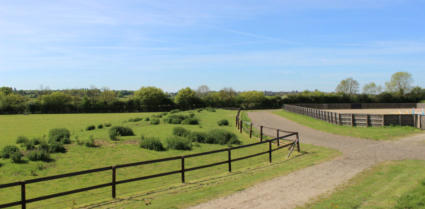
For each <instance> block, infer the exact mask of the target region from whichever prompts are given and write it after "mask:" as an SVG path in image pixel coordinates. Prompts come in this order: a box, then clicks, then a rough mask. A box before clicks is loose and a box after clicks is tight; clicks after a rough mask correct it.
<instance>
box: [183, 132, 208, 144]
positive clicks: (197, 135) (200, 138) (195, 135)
mask: <svg viewBox="0 0 425 209" xmlns="http://www.w3.org/2000/svg"><path fill="white" fill-rule="evenodd" d="M207 137H208V136H207V134H206V133H204V132H197V131H194V132H191V133H190V134H189V136H187V138H189V139H190V140H191V141H192V142H199V143H205V141H206V140H207Z"/></svg>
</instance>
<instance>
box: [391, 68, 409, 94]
mask: <svg viewBox="0 0 425 209" xmlns="http://www.w3.org/2000/svg"><path fill="white" fill-rule="evenodd" d="M412 83H413V78H412V75H411V74H410V73H408V72H397V73H394V74H393V75H392V76H391V80H390V81H389V82H387V83H385V85H386V87H387V91H388V92H393V93H398V94H400V95H404V94H405V93H408V92H409V91H410V90H411V89H412Z"/></svg>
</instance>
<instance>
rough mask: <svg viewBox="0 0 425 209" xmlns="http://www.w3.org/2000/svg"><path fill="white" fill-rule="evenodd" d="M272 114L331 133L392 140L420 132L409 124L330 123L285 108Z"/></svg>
mask: <svg viewBox="0 0 425 209" xmlns="http://www.w3.org/2000/svg"><path fill="white" fill-rule="evenodd" d="M273 113H274V114H277V115H279V116H282V117H284V118H287V119H289V120H292V121H294V122H296V123H299V124H301V125H304V126H307V127H310V128H313V129H316V130H319V131H324V132H328V133H332V134H338V135H344V136H352V137H358V138H364V139H373V140H393V139H397V138H401V137H404V136H408V135H411V134H414V133H420V132H422V131H421V130H420V129H417V128H414V127H410V126H385V127H367V128H365V127H350V126H340V125H335V124H330V123H327V122H325V121H322V120H318V119H315V118H312V117H309V116H305V115H300V114H296V113H292V112H288V111H286V110H277V111H273Z"/></svg>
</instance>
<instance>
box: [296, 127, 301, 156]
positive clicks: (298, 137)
mask: <svg viewBox="0 0 425 209" xmlns="http://www.w3.org/2000/svg"><path fill="white" fill-rule="evenodd" d="M297 151H298V152H301V148H300V135H299V133H298V132H297Z"/></svg>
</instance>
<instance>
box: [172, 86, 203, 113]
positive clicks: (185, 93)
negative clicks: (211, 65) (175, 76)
mask: <svg viewBox="0 0 425 209" xmlns="http://www.w3.org/2000/svg"><path fill="white" fill-rule="evenodd" d="M174 101H175V103H176V105H177V106H178V107H179V108H182V109H190V108H194V107H198V106H200V104H201V99H200V98H199V97H198V96H197V95H196V92H195V91H193V90H192V89H191V88H189V87H187V88H184V89H181V90H180V91H179V92H177V95H176V97H175V98H174Z"/></svg>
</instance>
